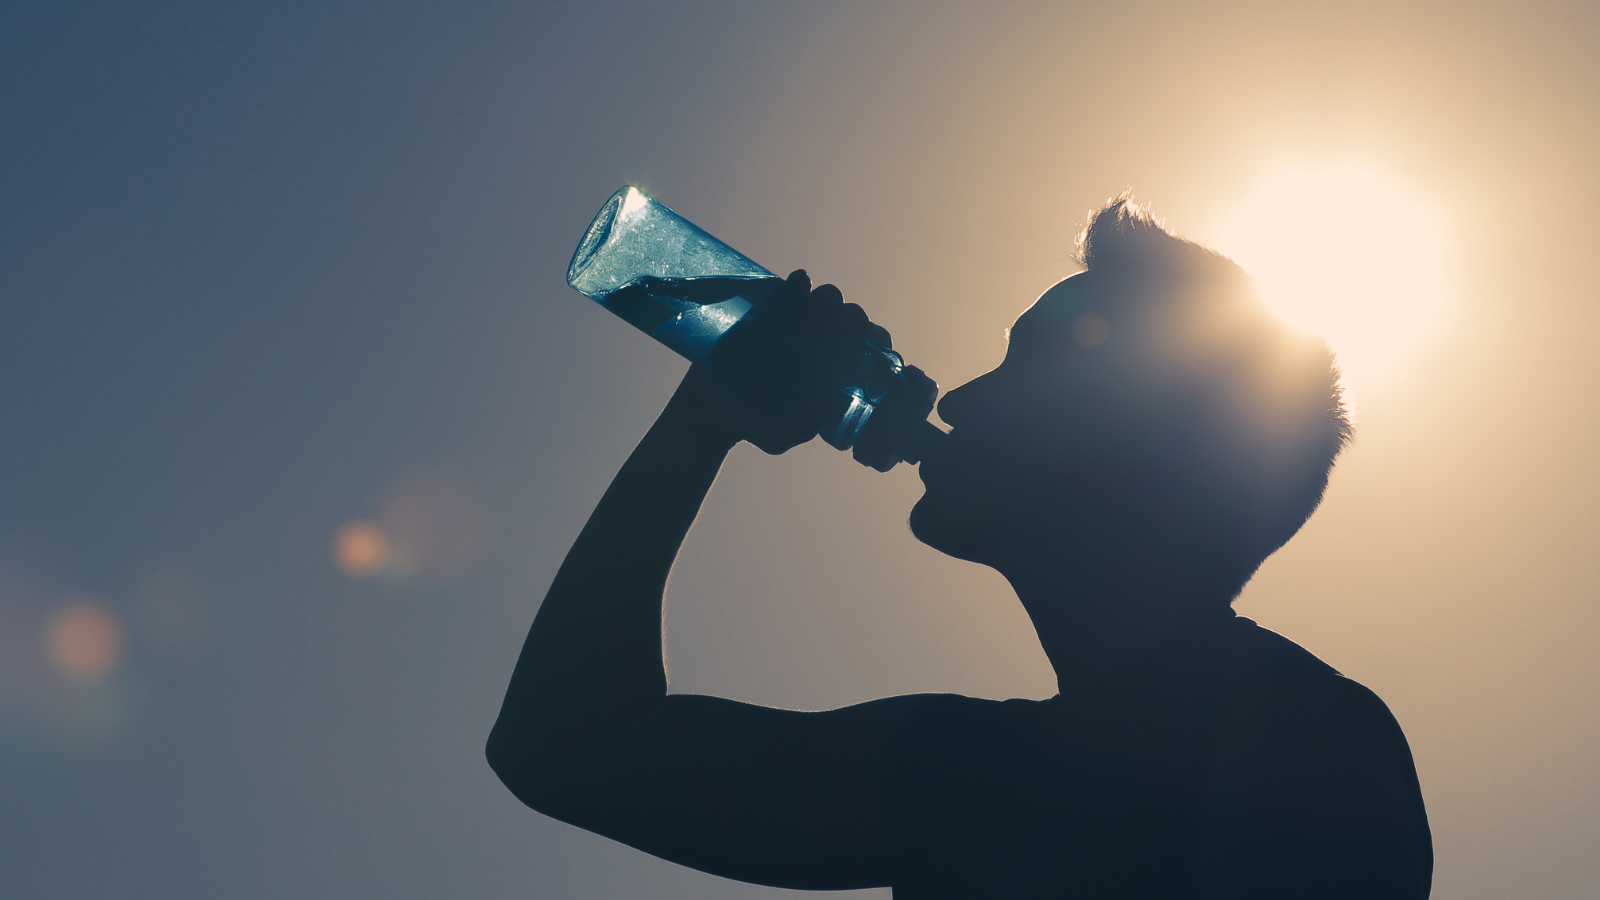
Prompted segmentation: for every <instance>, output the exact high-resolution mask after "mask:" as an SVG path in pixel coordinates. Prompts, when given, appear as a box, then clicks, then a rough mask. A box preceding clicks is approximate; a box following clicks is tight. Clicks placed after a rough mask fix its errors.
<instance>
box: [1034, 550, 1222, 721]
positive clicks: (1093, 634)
mask: <svg viewBox="0 0 1600 900" xmlns="http://www.w3.org/2000/svg"><path fill="white" fill-rule="evenodd" d="M1003 574H1005V575H1006V578H1007V580H1009V581H1010V582H1011V586H1012V588H1013V589H1014V590H1016V592H1017V597H1018V598H1019V599H1020V600H1021V601H1022V605H1023V607H1024V608H1025V609H1026V610H1027V612H1028V616H1029V618H1031V619H1032V620H1033V626H1034V630H1035V631H1036V632H1037V633H1038V635H1039V642H1040V643H1041V644H1042V645H1043V646H1044V651H1045V655H1046V656H1048V657H1049V658H1050V664H1051V666H1052V667H1054V669H1055V672H1056V685H1057V689H1058V690H1060V691H1061V693H1063V694H1066V693H1070V692H1072V691H1074V690H1076V689H1079V688H1081V687H1083V686H1084V685H1087V684H1091V683H1093V682H1095V681H1098V680H1099V679H1101V678H1102V677H1104V676H1105V675H1107V674H1109V673H1111V672H1114V671H1116V670H1118V669H1121V668H1124V667H1125V666H1127V665H1128V664H1129V663H1130V662H1132V661H1134V660H1136V659H1137V658H1138V657H1139V656H1141V655H1143V654H1144V653H1145V652H1147V651H1148V649H1149V648H1150V647H1151V646H1153V645H1155V644H1158V643H1160V642H1162V641H1163V640H1165V639H1166V638H1167V637H1169V636H1171V635H1173V634H1176V633H1178V632H1180V631H1182V630H1183V629H1184V628H1185V627H1188V626H1190V625H1192V624H1193V623H1195V622H1196V621H1199V620H1203V619H1206V618H1210V617H1214V616H1218V615H1223V612H1222V610H1224V609H1226V598H1217V597H1209V596H1205V593H1206V592H1204V591H1201V590H1197V589H1195V588H1194V587H1192V586H1189V587H1184V586H1178V585H1170V584H1163V583H1160V582H1158V581H1155V580H1152V579H1145V580H1138V579H1135V578H1128V577H1122V578H1118V579H1112V578H1106V577H1093V576H1089V577H1085V574H1084V573H1083V572H1081V571H1079V572H1076V573H1074V572H1071V571H1062V570H1061V569H1059V568H1052V569H1051V570H1048V571H1036V572H1030V573H1026V574H1017V573H1003ZM1212 593H1215V592H1212Z"/></svg>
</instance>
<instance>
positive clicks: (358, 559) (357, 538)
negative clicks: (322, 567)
mask: <svg viewBox="0 0 1600 900" xmlns="http://www.w3.org/2000/svg"><path fill="white" fill-rule="evenodd" d="M391 555H392V549H391V546H390V543H389V535H388V534H387V533H386V532H385V531H384V530H383V529H382V528H380V527H379V526H378V525H377V524H376V523H373V522H368V521H365V520H361V519H356V520H353V521H350V522H346V523H344V525H343V526H341V527H340V528H339V531H338V532H337V533H336V534H334V536H333V562H334V564H335V565H337V566H338V567H339V571H341V572H343V573H344V574H346V575H348V576H350V577H351V578H371V577H372V576H374V575H376V574H378V573H379V572H381V571H383V568H384V566H386V565H388V564H389V559H390V556H391Z"/></svg>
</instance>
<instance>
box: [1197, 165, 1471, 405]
mask: <svg viewBox="0 0 1600 900" xmlns="http://www.w3.org/2000/svg"><path fill="white" fill-rule="evenodd" d="M1439 241H1440V238H1439V230H1438V225H1437V223H1436V222H1435V221H1434V218H1433V217H1432V216H1431V215H1430V214H1429V213H1428V212H1427V211H1426V210H1424V209H1423V208H1422V207H1421V206H1420V205H1419V204H1417V203H1416V202H1415V201H1414V200H1412V199H1411V198H1410V197H1408V196H1407V195H1406V192H1405V191H1403V190H1402V189H1400V188H1399V187H1398V186H1396V185H1395V184H1394V183H1392V182H1391V181H1390V180H1388V179H1386V178H1384V177H1383V176H1382V175H1381V174H1379V173H1378V172H1375V171H1373V170H1372V169H1369V168H1365V167H1361V166H1354V165H1351V166H1326V167H1309V166H1308V167H1299V168H1284V169H1279V170H1278V171H1275V172H1272V173H1271V174H1269V175H1267V176H1266V177H1265V178H1263V179H1262V180H1261V182H1260V184H1259V185H1258V186H1257V187H1256V188H1255V189H1254V191H1253V192H1251V193H1250V194H1249V195H1247V196H1246V197H1245V198H1244V200H1243V202H1242V203H1241V204H1240V205H1239V207H1238V209H1237V211H1235V212H1234V213H1233V215H1232V217H1231V220H1230V221H1229V222H1228V223H1227V225H1225V226H1224V228H1223V230H1222V233H1221V237H1220V238H1219V240H1218V242H1217V243H1218V247H1217V249H1219V250H1221V251H1222V252H1224V253H1226V254H1228V255H1229V256H1231V257H1233V259H1234V260H1235V261H1236V262H1238V263H1239V264H1240V265H1242V266H1244V268H1245V269H1246V270H1247V271H1249V272H1250V274H1251V275H1253V276H1254V277H1255V279H1256V283H1257V284H1258V285H1259V286H1260V288H1261V292H1262V295H1263V297H1264V299H1265V300H1266V302H1267V303H1268V305H1270V306H1271V307H1272V308H1273V309H1275V310H1276V311H1277V312H1278V314H1279V315H1281V316H1283V318H1284V319H1285V320H1287V321H1288V322H1289V323H1290V324H1292V325H1294V326H1295V327H1297V328H1301V329H1303V330H1305V331H1309V332H1312V333H1314V334H1320V335H1322V336H1323V337H1324V338H1325V339H1326V340H1327V341H1328V343H1329V344H1330V345H1331V346H1332V347H1333V349H1334V351H1335V352H1336V353H1337V354H1338V355H1339V361H1340V364H1341V366H1342V367H1343V368H1344V370H1345V375H1346V377H1347V379H1350V380H1352V381H1355V382H1358V383H1359V382H1361V381H1362V380H1365V379H1370V378H1374V377H1377V376H1378V375H1380V374H1381V373H1382V372H1383V371H1384V370H1385V369H1387V368H1388V367H1389V366H1391V365H1392V364H1394V363H1395V362H1396V361H1397V359H1398V357H1399V356H1400V355H1401V354H1403V353H1404V352H1405V351H1406V349H1407V348H1408V347H1409V346H1410V345H1412V344H1413V343H1414V342H1415V341H1416V340H1417V339H1418V338H1419V337H1420V336H1421V335H1422V334H1423V333H1424V332H1425V331H1426V330H1427V328H1428V327H1429V326H1430V325H1431V324H1432V322H1433V321H1434V319H1435V317H1436V315H1437V313H1438V307H1439V302H1440V275H1441V272H1440V246H1439Z"/></svg>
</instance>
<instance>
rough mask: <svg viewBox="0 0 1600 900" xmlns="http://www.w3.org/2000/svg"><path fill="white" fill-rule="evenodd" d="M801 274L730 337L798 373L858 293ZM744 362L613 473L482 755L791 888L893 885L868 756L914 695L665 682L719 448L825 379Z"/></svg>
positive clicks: (844, 323)
mask: <svg viewBox="0 0 1600 900" xmlns="http://www.w3.org/2000/svg"><path fill="white" fill-rule="evenodd" d="M797 278H799V279H801V281H797V280H796V279H797ZM803 279H804V276H803V273H797V275H796V276H791V279H790V281H791V288H793V289H794V290H793V291H792V294H791V297H790V298H789V299H788V300H785V301H783V302H784V303H785V304H786V305H785V306H783V307H777V308H775V310H774V311H773V312H770V313H766V314H765V315H766V318H764V319H758V320H756V321H755V322H753V323H752V324H751V326H750V327H749V328H747V329H745V333H744V334H743V335H741V342H742V343H739V344H736V345H735V350H736V351H738V350H739V349H740V348H741V347H742V348H743V351H744V353H745V356H747V357H749V358H762V359H765V361H766V366H767V369H768V370H769V371H780V372H783V373H786V374H789V375H792V374H793V373H794V372H803V371H805V370H806V368H807V366H810V365H812V364H813V360H812V359H811V358H810V357H809V356H807V357H806V358H804V359H801V358H798V357H797V354H801V355H804V354H814V353H815V352H817V348H816V347H803V348H801V349H796V346H795V345H796V344H797V343H799V344H804V343H807V342H811V343H818V342H819V341H820V342H821V343H823V344H826V343H827V341H828V340H831V339H834V338H837V340H839V341H840V342H843V343H849V342H850V341H854V342H857V343H858V342H859V340H860V333H859V332H860V330H861V329H862V328H863V327H870V326H868V325H867V323H866V318H865V316H864V315H862V314H861V313H860V310H859V308H857V307H846V306H845V305H844V304H843V303H842V300H841V299H839V297H838V292H837V291H836V290H833V289H831V288H822V289H819V290H818V291H816V292H814V293H812V294H811V295H810V296H809V297H807V294H806V292H805V286H806V285H805V284H804V283H803ZM778 302H779V301H768V303H778ZM767 305H768V304H762V306H760V307H757V309H758V310H760V309H762V307H765V306H767ZM752 315H754V313H752ZM740 327H744V323H741V326H740ZM818 334H822V335H823V338H821V339H818V338H817V335H818ZM733 337H734V334H733V333H730V335H729V338H730V339H731V338H733ZM763 341H765V342H767V345H766V346H763V345H762V342H763ZM825 349H826V348H825V347H824V348H823V350H824V351H825ZM823 355H826V353H825V352H824V353H823ZM750 368H752V367H746V370H745V371H741V372H733V373H729V372H723V373H720V374H719V373H718V372H717V371H715V370H713V369H709V368H702V367H696V368H695V369H692V370H691V371H690V374H689V376H688V377H686V378H685V380H684V383H683V385H681V386H680V387H679V390H678V392H677V393H676V394H675V395H674V396H673V398H672V400H671V401H670V402H669V403H668V405H667V407H666V409H665V411H663V412H662V414H661V417H660V418H659V419H658V420H657V421H656V423H655V425H654V426H653V427H652V428H651V429H650V431H649V433H648V434H646V435H645V437H644V439H643V440H642V441H641V442H640V444H639V446H638V447H637V448H636V449H635V450H634V452H633V454H632V455H631V456H630V457H629V459H628V461H627V463H626V464H624V465H623V467H622V470H621V471H620V472H619V473H618V474H617V477H616V479H615V480H614V481H613V482H612V484H611V487H610V488H609V489H608V490H607V491H606V493H605V496H604V497H603V498H602V499H601V501H600V504H599V506H598V507H597V508H596V509H595V511H594V513H593V515H591V516H590V518H589V521H588V523H587V524H586V525H585V526H584V529H583V531H582V533H581V534H580V535H579V537H578V540H577V542H576V543H575V544H574V545H573V547H572V550H571V551H570V552H569V553H568V555H567V558H566V560H565V562H564V563H563V564H562V566H561V569H560V571H559V572H558V573H557V575H556V578H555V581H554V582H553V584H552V585H551V587H550V592H549V593H548V594H547V595H546V597H545V600H544V603H543V605H542V606H541V607H540V608H539V612H538V615H537V617H536V618H535V620H534V623H533V627H532V629H531V630H530V631H529V634H528V638H527V642H526V643H525V644H524V646H523V650H522V655H521V657H520V658H519V659H518V661H517V666H516V669H515V672H514V673H513V675H512V679H511V684H510V687H509V688H508V690H507V692H506V697H505V702H504V704H503V706H502V708H501V712H500V717H499V719H498V721H497V722H496V723H495V726H494V730H493V732H492V733H491V735H490V738H489V744H488V757H489V762H490V765H491V766H492V767H493V768H494V770H495V772H496V773H497V774H498V775H499V776H500V778H501V780H502V781H504V782H505V784H506V785H507V786H508V787H509V788H510V789H511V790H512V791H513V792H514V793H515V794H516V795H517V796H518V797H519V798H520V799H522V800H523V802H525V803H527V804H528V805H529V806H531V807H533V808H534V809H537V810H539V811H541V812H544V813H546V814H547V815H550V816H553V817H555V818H558V819H561V820H563V821H566V822H570V823H572V824H574V825H578V826H580V827H583V828H587V829H589V830H591V831H595V832H598V833H600V834H603V835H606V836H608V837H612V838H615V839H617V840H620V841H623V842H624V843H627V844H630V845H632V846H635V847H638V848H640V849H642V850H645V851H648V852H650V853H654V854H656V855H658V856H662V857H664V858H667V859H670V860H673V861H675V862H679V863H683V864H685V865H689V866H693V867H695V868H698V869H702V870H704V871H708V872H712V873H715V874H719V875H724V876H727V877H732V878H739V879H742V880H746V881H755V882H761V883H765V884H773V885H779V886H784V887H795V888H812V889H826V888H849V887H869V886H877V885H883V884H886V883H887V876H886V873H885V872H884V870H883V852H882V848H883V844H884V838H883V834H884V829H883V824H882V819H883V816H882V813H881V810H880V808H879V803H878V788H877V769H878V765H879V758H880V755H881V752H882V747H883V745H884V743H885V742H886V741H887V740H888V737H889V734H890V732H891V731H892V729H893V727H894V723H895V721H896V720H897V719H898V717H899V715H901V714H902V711H903V710H904V709H905V708H906V707H907V706H908V705H910V704H913V703H915V702H916V700H915V699H914V698H895V699H891V700H884V701H877V702H875V703H868V704H863V705H861V706H857V707H851V708H847V709H841V710H833V711H829V712H820V713H801V712H792V711H787V710H777V709H768V708H764V707H758V706H752V705H748V704H743V703H737V702H734V701H730V700H722V699H718V698H712V697H699V696H669V695H668V694H667V679H666V672H665V668H664V665H663V660H662V643H661V600H662V595H663V592H664V591H665V588H666V582H667V575H668V572H669V570H670V569H671V566H672V562H673V559H674V558H675V557H676V556H677V553H678V549H679V547H680V546H681V544H682V542H683V539H684V537H685V535H686V534H687V533H688V530H689V526H690V525H691V524H692V523H693V521H694V518H695V515H696V514H697V512H698V510H699V508H700V504H701V501H702V500H703V499H704V497H705V495H706V492H707V491H708V490H709V489H710V487H711V484H712V481H713V480H714V479H715V477H716V474H717V471H718V469H719V468H720V466H721V465H722V462H723V460H724V458H725V457H726V455H727V453H728V451H729V450H730V449H731V448H732V447H733V445H734V444H735V443H736V442H737V441H738V440H739V439H740V438H749V439H752V440H754V441H755V442H757V443H758V444H759V445H760V446H762V447H763V449H767V450H769V451H774V450H776V451H781V450H783V449H786V448H787V447H788V446H792V445H794V444H796V443H800V442H802V441H803V440H806V439H808V438H809V437H810V436H812V435H813V434H815V431H814V429H812V428H811V422H810V421H808V420H806V419H805V415H806V414H805V412H804V409H805V408H807V404H808V403H810V402H811V400H810V399H809V397H808V394H809V392H811V391H813V390H814V386H813V385H811V384H808V383H805V382H806V379H803V378H802V379H799V381H798V382H796V383H791V384H782V383H765V384H763V383H760V382H759V379H760V378H762V377H766V376H764V375H762V374H761V373H757V372H752V371H749V369H750ZM752 379H754V380H755V381H754V382H752ZM769 381H770V379H769ZM752 383H754V385H755V386H754V387H753V388H752V387H749V385H750V384H752ZM740 384H742V385H744V386H743V387H737V388H736V387H734V386H735V385H740ZM773 406H777V407H779V409H778V410H777V411H776V412H774V410H773V409H772V408H771V407H773ZM761 407H765V408H761ZM796 422H802V423H803V424H800V425H797V424H796Z"/></svg>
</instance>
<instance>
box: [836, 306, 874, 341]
mask: <svg viewBox="0 0 1600 900" xmlns="http://www.w3.org/2000/svg"><path fill="white" fill-rule="evenodd" d="M839 325H840V326H841V327H843V328H848V329H850V331H851V332H852V333H855V334H865V333H866V332H867V330H868V329H870V328H872V327H873V324H872V320H871V319H868V318H867V311H866V310H864V309H862V308H861V304H859V303H846V304H845V305H844V306H843V307H841V308H840V311H839Z"/></svg>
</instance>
